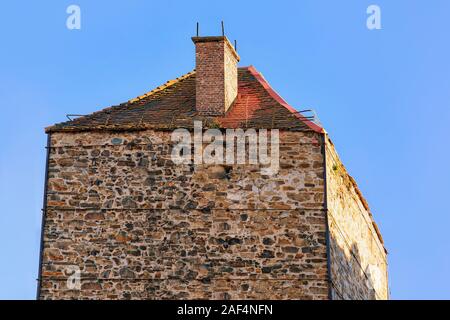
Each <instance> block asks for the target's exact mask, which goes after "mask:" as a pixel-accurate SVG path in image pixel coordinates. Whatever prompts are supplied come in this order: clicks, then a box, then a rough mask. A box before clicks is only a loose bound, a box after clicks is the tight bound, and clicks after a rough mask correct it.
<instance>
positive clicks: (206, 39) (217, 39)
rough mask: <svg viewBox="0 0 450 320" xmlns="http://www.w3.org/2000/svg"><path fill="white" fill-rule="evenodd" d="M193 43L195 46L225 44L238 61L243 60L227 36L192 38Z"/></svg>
mask: <svg viewBox="0 0 450 320" xmlns="http://www.w3.org/2000/svg"><path fill="white" fill-rule="evenodd" d="M191 39H192V42H194V43H195V44H197V43H200V42H222V41H223V42H225V43H226V44H227V45H228V47H229V48H230V49H231V52H232V53H233V55H234V57H235V58H236V60H237V61H239V60H241V58H240V57H239V55H238V53H237V52H236V50H235V48H234V47H233V45H232V44H231V42H230V40H228V38H227V36H207V37H192V38H191Z"/></svg>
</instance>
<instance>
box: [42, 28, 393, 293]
mask: <svg viewBox="0 0 450 320" xmlns="http://www.w3.org/2000/svg"><path fill="white" fill-rule="evenodd" d="M193 40H194V43H195V45H196V47H197V61H196V64H197V70H195V71H193V72H190V73H188V74H186V75H184V76H182V77H180V78H177V79H175V80H171V81H169V82H167V83H166V84H164V85H162V86H160V87H158V88H156V89H155V90H152V91H150V92H149V93H146V94H144V95H142V96H140V97H137V98H135V99H132V100H130V101H127V102H125V103H123V104H120V105H118V106H113V107H110V108H107V109H104V110H102V111H99V112H95V113H93V114H91V115H89V116H84V117H80V118H77V119H73V120H72V121H68V122H65V123H61V124H57V125H54V126H52V127H49V128H47V129H46V132H47V134H48V136H49V140H48V141H49V142H48V159H47V162H48V163H47V172H46V173H47V178H46V188H45V196H44V219H43V232H42V248H41V261H40V271H39V282H38V298H40V299H323V300H325V299H387V298H388V282H387V260H386V250H385V248H384V245H383V241H382V238H381V235H380V232H379V230H378V228H377V226H376V224H375V222H374V220H373V217H372V215H371V213H370V210H369V207H368V205H367V202H366V201H365V200H364V198H363V196H362V194H361V192H360V191H359V189H358V187H357V185H356V183H355V181H354V180H353V179H352V178H351V177H350V176H349V174H348V173H347V171H346V170H345V168H344V166H343V165H342V163H341V161H340V160H339V157H338V155H337V153H336V151H335V149H334V146H333V144H332V142H331V140H330V139H329V137H328V135H327V134H326V133H325V131H324V130H323V128H322V127H321V126H320V125H318V124H317V123H315V122H313V121H311V119H309V118H307V117H305V116H303V115H302V114H300V113H298V112H296V111H295V110H294V109H293V108H292V107H290V106H289V105H288V104H287V103H286V102H285V101H284V100H283V99H282V98H281V97H280V96H279V95H278V94H277V93H276V92H275V91H274V90H273V89H272V88H271V87H270V86H269V84H268V83H267V81H266V80H265V79H264V77H262V75H261V74H260V73H259V72H258V71H256V69H255V68H254V67H244V68H237V66H236V63H237V61H238V60H239V58H238V55H237V53H236V52H235V51H234V48H233V47H232V46H231V45H230V44H229V42H228V39H227V38H226V37H202V38H198V37H196V38H194V39H193ZM200 46H201V47H200ZM218 52H219V53H218ZM233 59H234V60H233ZM230 60H231V62H230ZM199 66H200V69H201V70H202V71H201V72H200V73H199V70H198V67H199ZM205 81H207V86H205V85H204V84H205ZM199 88H200V89H199ZM202 90H203V91H202ZM205 90H206V91H205ZM208 90H214V95H212V96H211V95H208ZM203 99H206V100H207V101H204V100H203ZM208 106H209V107H208ZM194 121H202V123H203V124H204V127H205V128H217V129H220V130H225V129H226V128H244V129H246V128H256V129H261V128H265V129H274V128H275V129H278V130H279V131H280V145H279V148H280V169H279V171H278V173H277V174H275V175H273V176H268V175H264V174H262V173H261V170H260V169H261V168H260V166H259V165H250V164H239V165H238V164H234V165H228V164H227V165H214V164H212V165H205V164H182V165H175V164H174V162H173V161H172V159H171V151H172V148H173V146H174V143H173V141H171V132H172V131H173V130H175V129H176V128H187V129H192V125H193V122H194ZM73 268H78V270H79V286H75V287H74V286H70V285H68V284H69V281H71V276H72V278H73V272H72V271H70V270H74V269H73Z"/></svg>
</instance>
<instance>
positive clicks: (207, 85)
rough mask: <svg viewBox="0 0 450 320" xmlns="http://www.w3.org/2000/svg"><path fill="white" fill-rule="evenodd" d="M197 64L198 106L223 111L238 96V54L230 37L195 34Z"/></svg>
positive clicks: (211, 112)
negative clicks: (197, 35) (198, 35)
mask: <svg viewBox="0 0 450 320" xmlns="http://www.w3.org/2000/svg"><path fill="white" fill-rule="evenodd" d="M192 41H193V42H194V43H195V64H196V67H195V69H196V72H195V73H196V76H195V77H196V84H195V87H196V103H195V104H196V109H197V111H198V112H199V113H200V114H203V115H208V116H209V115H210V116H215V115H222V114H224V113H225V112H226V111H227V110H228V108H229V107H230V106H231V104H232V103H233V102H234V100H235V99H236V97H237V90H238V83H237V63H238V61H239V56H238V54H237V53H236V51H235V49H234V48H233V46H232V45H231V43H230V41H229V40H228V39H227V37H225V36H222V37H193V38H192Z"/></svg>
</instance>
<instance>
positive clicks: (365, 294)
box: [326, 139, 388, 300]
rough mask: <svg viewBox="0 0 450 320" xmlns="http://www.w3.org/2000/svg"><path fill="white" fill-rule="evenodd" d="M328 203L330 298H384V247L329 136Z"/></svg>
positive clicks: (385, 261)
mask: <svg viewBox="0 0 450 320" xmlns="http://www.w3.org/2000/svg"><path fill="white" fill-rule="evenodd" d="M326 158H327V160H326V161H327V165H326V170H327V198H328V201H327V205H328V223H329V230H330V251H331V279H332V298H333V299H346V300H347V299H365V300H366V299H387V298H388V284H387V260H386V251H385V249H384V246H383V242H382V239H381V236H380V235H379V232H378V229H377V227H376V225H375V224H374V223H373V220H372V216H371V213H370V211H369V207H368V205H367V203H366V201H365V200H364V198H363V197H362V196H361V194H360V192H359V190H358V187H357V185H356V183H355V182H354V180H353V179H352V178H351V177H350V175H349V174H348V173H347V171H346V170H345V168H344V166H343V165H342V163H341V161H340V160H339V157H338V155H337V153H336V151H335V149H334V146H333V144H332V143H331V141H330V140H329V139H327V143H326Z"/></svg>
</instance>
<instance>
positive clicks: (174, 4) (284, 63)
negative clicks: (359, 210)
mask: <svg viewBox="0 0 450 320" xmlns="http://www.w3.org/2000/svg"><path fill="white" fill-rule="evenodd" d="M70 4H77V5H79V6H80V8H81V30H68V29H67V28H66V18H67V16H68V15H67V14H66V8H67V7H68V6H69V5H70ZM370 4H377V5H379V6H380V7H381V12H382V30H372V31H370V30H368V29H367V28H366V19H367V14H366V8H367V7H368V6H369V5H370ZM449 14H450V2H449V1H447V0H440V1H438V0H435V1H425V0H420V1H408V0H397V1H384V0H383V1H382V0H371V1H366V0H345V1H344V0H342V1H331V0H328V1H325V0H301V1H299V0H295V1H258V2H250V1H221V2H213V1H189V2H188V1H165V2H163V1H154V2H153V1H152V2H151V1H138V0H133V1H122V2H121V3H118V1H95V3H94V1H81V0H78V1H75V0H74V1H39V2H37V1H36V2H29V1H23V0H18V1H8V2H4V3H2V5H1V9H0V43H1V50H0V101H1V102H0V107H1V110H0V111H1V112H0V134H1V137H2V139H1V149H0V150H1V151H0V199H1V210H0V251H1V255H0V262H1V263H0V299H18V298H20V299H34V297H35V291H36V281H35V279H36V277H37V270H38V255H39V236H40V223H41V211H40V210H41V207H42V194H43V184H44V168H45V149H44V147H45V143H46V135H45V134H44V127H46V126H48V125H51V124H53V123H55V122H60V121H63V120H64V119H65V115H66V114H67V113H77V114H86V113H89V112H92V111H95V110H98V109H100V108H102V107H106V106H109V105H112V104H117V103H120V102H123V101H126V100H128V99H129V98H132V97H135V96H137V95H140V94H142V93H144V92H146V91H148V90H150V89H152V88H153V87H155V86H157V85H159V84H161V83H164V82H165V81H166V80H168V79H172V78H175V77H177V76H179V75H181V74H183V73H185V72H188V71H190V70H191V69H193V67H194V46H193V44H192V42H191V40H190V37H191V36H192V35H194V33H195V23H196V22H197V21H199V22H200V33H201V35H218V34H220V21H221V20H224V21H225V31H226V33H227V35H228V36H229V38H230V39H231V40H234V39H237V41H238V51H239V54H240V56H241V62H240V65H241V66H245V65H250V64H251V65H254V66H255V67H256V68H257V69H258V70H259V71H261V72H262V73H263V74H264V76H265V78H266V79H267V80H268V81H269V82H270V83H271V85H272V86H273V87H274V88H275V89H276V90H277V91H278V93H280V95H281V96H283V97H284V98H285V99H286V100H287V101H288V102H289V103H290V104H291V105H293V106H295V107H296V108H298V109H299V110H301V109H306V108H313V109H315V110H316V112H317V113H318V115H319V117H320V119H321V121H322V123H323V124H324V126H325V127H326V129H327V131H328V132H329V134H330V136H331V138H332V139H333V141H334V143H335V145H336V147H337V149H338V152H339V154H340V156H341V158H342V160H343V162H344V164H345V165H346V167H347V169H348V170H349V172H350V173H351V174H352V175H353V176H354V177H355V179H356V181H357V182H358V184H359V186H360V188H361V190H362V192H363V193H364V195H365V196H366V198H367V199H368V201H369V204H370V206H371V208H372V211H373V213H374V216H375V219H376V221H377V222H378V224H379V226H380V229H381V231H382V233H383V236H384V239H385V242H386V247H387V248H388V250H389V276H390V288H391V297H392V298H394V299H445V298H446V299H450V289H449V288H450V278H449V276H448V274H449V270H450V239H449V237H448V233H449V232H448V228H449V226H450V214H449V209H448V204H447V199H448V193H449V191H450V188H449V186H448V182H449V181H450V169H449V165H448V163H449V161H448V159H449V156H450V149H449V137H450V125H449V122H450V63H449V57H450V42H449V41H448V34H449V31H450V30H449V29H450V27H449V25H448V15H449Z"/></svg>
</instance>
